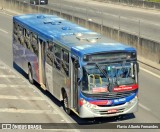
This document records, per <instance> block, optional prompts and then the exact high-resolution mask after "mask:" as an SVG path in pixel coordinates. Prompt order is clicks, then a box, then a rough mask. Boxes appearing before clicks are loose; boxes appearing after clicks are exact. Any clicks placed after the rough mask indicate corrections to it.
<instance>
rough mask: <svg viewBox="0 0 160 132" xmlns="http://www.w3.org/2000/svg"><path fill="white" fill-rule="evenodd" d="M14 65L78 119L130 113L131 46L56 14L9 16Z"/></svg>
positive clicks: (133, 92)
mask: <svg viewBox="0 0 160 132" xmlns="http://www.w3.org/2000/svg"><path fill="white" fill-rule="evenodd" d="M13 63H14V64H16V65H18V66H19V67H20V68H21V69H23V70H24V72H26V73H27V74H28V79H29V82H30V83H32V84H33V83H34V82H37V83H39V84H40V86H41V87H42V88H43V89H44V90H47V91H49V92H50V93H51V94H52V95H53V96H54V97H55V98H57V99H58V100H60V101H63V103H64V110H65V111H66V113H68V114H71V112H74V113H76V114H77V115H78V116H79V117H81V118H94V117H111V116H118V115H123V114H127V113H134V112H136V111H137V106H138V96H137V95H138V87H139V86H138V71H139V67H138V63H137V53H136V49H135V48H133V47H130V46H127V45H124V44H121V43H118V42H116V41H114V40H112V39H109V38H107V37H104V36H103V35H101V34H99V33H96V32H93V31H91V30H89V29H86V28H83V27H81V26H79V25H76V24H74V23H72V22H69V21H67V20H65V19H62V18H60V17H58V16H54V15H47V14H26V15H20V16H14V17H13Z"/></svg>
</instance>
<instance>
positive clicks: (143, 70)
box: [140, 67, 160, 78]
mask: <svg viewBox="0 0 160 132" xmlns="http://www.w3.org/2000/svg"><path fill="white" fill-rule="evenodd" d="M140 69H141V70H143V71H145V72H147V73H149V74H151V75H153V76H155V77H157V78H160V76H159V75H157V74H155V73H153V72H151V71H149V70H147V69H144V68H142V67H140Z"/></svg>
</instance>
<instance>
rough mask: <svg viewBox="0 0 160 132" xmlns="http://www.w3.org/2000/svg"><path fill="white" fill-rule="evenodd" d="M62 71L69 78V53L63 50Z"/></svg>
mask: <svg viewBox="0 0 160 132" xmlns="http://www.w3.org/2000/svg"><path fill="white" fill-rule="evenodd" d="M62 70H63V71H64V73H65V74H66V75H67V76H69V52H67V51H65V50H62ZM63 71H62V72H63Z"/></svg>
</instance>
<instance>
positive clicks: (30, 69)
mask: <svg viewBox="0 0 160 132" xmlns="http://www.w3.org/2000/svg"><path fill="white" fill-rule="evenodd" d="M28 80H29V82H30V83H31V84H34V80H33V73H32V67H31V66H30V65H29V66H28Z"/></svg>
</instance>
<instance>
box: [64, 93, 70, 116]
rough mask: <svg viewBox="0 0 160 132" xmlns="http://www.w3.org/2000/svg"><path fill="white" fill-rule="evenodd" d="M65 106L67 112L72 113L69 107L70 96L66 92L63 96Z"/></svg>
mask: <svg viewBox="0 0 160 132" xmlns="http://www.w3.org/2000/svg"><path fill="white" fill-rule="evenodd" d="M63 106H64V110H65V112H66V113H67V114H68V115H70V114H71V109H70V108H68V97H67V95H66V94H64V96H63Z"/></svg>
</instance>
